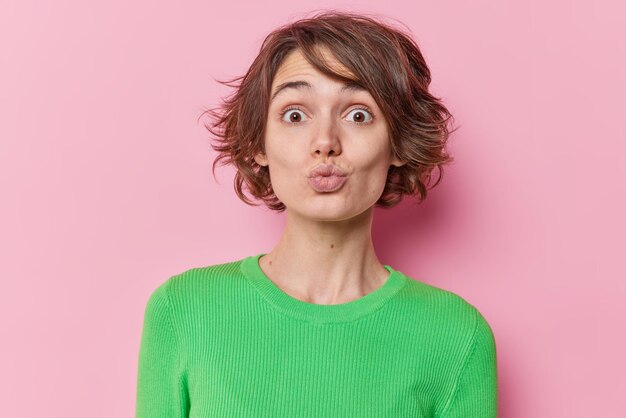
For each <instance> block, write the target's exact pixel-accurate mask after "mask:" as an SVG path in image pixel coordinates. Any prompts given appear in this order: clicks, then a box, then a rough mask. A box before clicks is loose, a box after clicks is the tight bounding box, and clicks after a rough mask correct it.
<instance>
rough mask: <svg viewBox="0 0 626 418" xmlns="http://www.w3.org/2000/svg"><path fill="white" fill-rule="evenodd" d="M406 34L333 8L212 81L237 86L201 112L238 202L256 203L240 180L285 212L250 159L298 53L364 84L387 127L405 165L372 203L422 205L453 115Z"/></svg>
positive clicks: (274, 36) (290, 27)
mask: <svg viewBox="0 0 626 418" xmlns="http://www.w3.org/2000/svg"><path fill="white" fill-rule="evenodd" d="M408 33H409V32H403V31H402V30H399V29H395V28H393V27H392V26H390V25H388V24H386V23H383V22H381V21H380V20H378V19H376V18H374V17H372V16H371V15H367V14H356V13H351V12H339V11H335V10H326V11H322V12H318V13H316V14H315V15H313V16H312V17H310V18H303V19H300V20H297V21H295V22H293V23H289V24H286V25H284V26H281V27H279V28H278V29H276V30H274V31H273V32H271V33H270V34H269V35H267V37H266V38H265V40H264V41H263V43H262V45H261V48H260V51H259V54H258V56H257V57H256V58H255V59H254V61H253V63H252V65H251V66H250V68H249V69H248V71H247V73H246V74H245V75H243V76H239V77H235V78H233V79H231V80H227V81H218V82H219V83H221V84H224V85H226V86H229V87H233V88H235V89H236V90H235V92H234V93H233V94H232V95H231V96H229V97H228V98H226V99H222V104H221V105H220V107H218V108H217V109H209V110H206V111H205V112H203V114H204V113H208V114H209V115H210V116H211V118H212V120H211V123H210V125H207V124H205V127H206V128H207V129H208V130H209V132H210V133H211V134H213V135H214V136H215V137H216V141H217V142H216V144H211V146H212V148H213V149H214V150H215V151H217V152H218V155H217V158H216V159H215V161H214V162H213V176H214V177H215V166H216V164H217V163H218V162H219V161H220V160H225V161H224V162H223V163H222V164H221V165H226V164H229V163H232V164H234V165H235V167H236V168H237V173H236V176H235V184H234V187H235V191H236V193H237V195H238V196H239V198H240V199H241V200H243V201H244V202H245V203H247V204H250V205H255V206H258V204H256V203H254V202H253V201H251V200H250V199H248V198H247V197H246V195H245V194H244V192H243V186H244V183H245V185H246V187H247V189H248V190H249V191H250V193H251V194H252V195H253V196H254V197H256V198H258V199H261V200H262V201H263V202H264V203H265V204H266V205H267V206H268V207H269V208H270V209H273V210H276V211H279V212H281V211H283V210H285V209H286V207H285V205H284V204H283V203H282V202H281V201H280V200H279V199H278V197H277V196H276V195H275V194H274V191H273V189H272V185H271V181H270V175H269V168H268V167H265V166H261V165H259V164H257V163H256V161H255V160H254V156H255V155H256V154H258V153H264V150H265V143H264V134H265V124H266V119H267V116H268V110H269V101H270V94H271V86H272V81H273V78H274V75H275V74H276V71H277V70H278V68H279V66H280V65H281V63H282V61H283V60H284V58H285V57H286V56H287V55H288V54H289V53H290V52H292V51H293V50H295V49H298V50H299V51H300V52H301V53H302V54H303V55H304V57H305V58H306V59H307V61H309V62H310V63H311V65H313V66H314V67H316V68H317V69H319V71H321V72H322V73H324V74H326V75H328V76H330V77H332V78H336V79H339V80H342V81H355V82H357V83H359V84H361V85H362V86H364V87H365V88H366V89H367V90H368V91H369V92H370V94H371V95H372V97H373V98H374V100H376V103H377V104H378V106H379V107H380V109H381V111H382V112H383V114H384V116H385V119H386V120H387V122H388V126H389V137H390V138H391V147H392V152H393V153H394V155H395V156H396V157H397V158H399V159H400V160H401V161H402V162H404V164H403V165H402V166H401V167H396V166H393V165H392V166H390V167H389V171H388V174H387V182H386V185H385V188H384V190H383V193H382V195H381V197H380V198H379V199H378V201H377V202H376V206H379V207H384V208H390V207H393V206H395V205H396V204H398V203H399V202H400V201H401V200H402V197H403V195H415V194H419V198H420V203H421V201H423V200H424V199H425V198H426V195H427V190H428V189H427V185H428V184H429V183H430V180H431V172H432V171H433V169H434V168H435V167H438V168H439V173H440V174H439V176H438V179H437V181H436V183H435V184H434V185H433V186H432V187H435V186H436V185H437V184H439V182H440V180H441V178H442V177H443V165H444V164H447V163H450V162H452V161H453V158H452V157H451V156H450V155H448V154H447V152H446V149H445V146H446V143H447V140H448V137H449V135H450V134H451V133H452V132H453V131H454V130H456V129H450V127H449V126H448V124H449V122H451V120H453V119H454V118H453V116H452V115H451V114H450V112H449V111H448V109H447V108H446V107H445V106H444V105H443V104H442V103H441V99H440V98H437V97H435V96H433V95H432V94H431V93H430V92H429V91H428V87H429V85H430V82H431V74H430V70H429V68H428V67H427V65H426V62H425V60H424V57H423V56H422V53H421V51H420V49H419V47H418V46H417V45H416V43H415V42H414V41H413V40H412V39H411V36H410V35H409V34H408ZM320 46H322V47H326V48H328V49H329V50H330V52H331V53H332V54H333V55H334V57H335V58H336V59H337V60H338V61H339V62H340V63H341V64H343V66H345V67H346V68H347V69H348V70H350V71H351V72H352V74H354V75H355V76H356V80H349V79H347V78H346V76H345V75H342V74H338V73H336V72H334V71H333V70H332V68H331V67H329V66H328V65H327V63H326V62H325V61H324V59H323V56H322V55H321V54H320V50H319V49H318V47H320ZM432 187H431V188H432Z"/></svg>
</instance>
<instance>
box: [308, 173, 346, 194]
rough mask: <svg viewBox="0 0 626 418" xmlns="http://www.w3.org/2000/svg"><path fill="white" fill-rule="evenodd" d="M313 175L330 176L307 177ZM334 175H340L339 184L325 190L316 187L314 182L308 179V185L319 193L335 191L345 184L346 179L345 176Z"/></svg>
mask: <svg viewBox="0 0 626 418" xmlns="http://www.w3.org/2000/svg"><path fill="white" fill-rule="evenodd" d="M313 177H330V176H311V177H309V179H312V178H313ZM336 177H341V178H342V181H340V182H339V184H337V186H336V187H333V188H332V189H327V190H321V189H318V188H317V187H315V185H314V184H312V181H311V180H309V185H310V186H311V188H313V190H315V191H316V192H319V193H331V192H335V191H337V190H339V189H341V188H342V187H343V185H344V184H345V182H346V181H347V180H348V178H347V176H338V175H337V176H336Z"/></svg>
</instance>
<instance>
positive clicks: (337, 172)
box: [309, 164, 347, 177]
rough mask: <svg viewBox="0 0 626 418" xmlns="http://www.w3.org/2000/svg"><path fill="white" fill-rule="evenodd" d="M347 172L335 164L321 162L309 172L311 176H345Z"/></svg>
mask: <svg viewBox="0 0 626 418" xmlns="http://www.w3.org/2000/svg"><path fill="white" fill-rule="evenodd" d="M346 175H347V174H346V173H345V171H343V170H342V169H340V168H339V167H337V166H336V165H334V164H319V165H317V166H316V167H315V168H314V169H313V170H311V172H310V173H309V177H317V176H323V177H328V176H339V177H345V176H346Z"/></svg>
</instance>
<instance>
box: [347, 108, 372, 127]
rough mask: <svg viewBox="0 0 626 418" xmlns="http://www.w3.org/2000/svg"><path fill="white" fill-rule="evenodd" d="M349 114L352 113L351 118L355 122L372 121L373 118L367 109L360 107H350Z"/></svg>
mask: <svg viewBox="0 0 626 418" xmlns="http://www.w3.org/2000/svg"><path fill="white" fill-rule="evenodd" d="M349 115H352V117H353V119H352V120H353V121H354V122H356V123H357V124H364V123H369V122H371V121H372V119H374V118H373V117H372V115H371V113H370V112H369V111H368V110H367V109H361V108H357V109H352V110H351V111H350V113H349Z"/></svg>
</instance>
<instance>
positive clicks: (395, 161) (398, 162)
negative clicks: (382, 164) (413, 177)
mask: <svg viewBox="0 0 626 418" xmlns="http://www.w3.org/2000/svg"><path fill="white" fill-rule="evenodd" d="M404 164H406V161H401V160H400V159H399V158H394V159H392V160H391V165H395V166H396V167H402V166H403V165H404Z"/></svg>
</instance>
